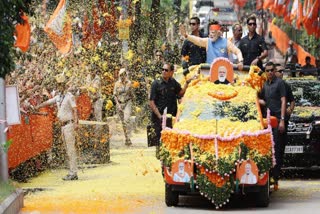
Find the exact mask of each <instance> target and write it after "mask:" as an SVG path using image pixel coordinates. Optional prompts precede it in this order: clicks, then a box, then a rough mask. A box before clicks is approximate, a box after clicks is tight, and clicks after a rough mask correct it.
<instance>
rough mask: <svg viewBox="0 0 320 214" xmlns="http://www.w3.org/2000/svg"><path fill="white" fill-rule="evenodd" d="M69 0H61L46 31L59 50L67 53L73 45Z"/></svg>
mask: <svg viewBox="0 0 320 214" xmlns="http://www.w3.org/2000/svg"><path fill="white" fill-rule="evenodd" d="M66 1H67V0H60V2H59V4H58V6H57V8H56V9H55V11H54V12H53V15H52V16H51V17H50V20H49V21H48V23H47V25H46V26H45V28H44V31H45V32H46V33H47V34H48V36H49V38H50V39H51V41H52V42H53V44H54V45H55V46H56V47H57V48H58V50H59V51H60V52H61V53H63V54H66V53H68V52H69V51H70V49H71V46H72V28H71V19H70V17H69V16H68V14H67V2H66Z"/></svg>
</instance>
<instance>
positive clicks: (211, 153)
mask: <svg viewBox="0 0 320 214" xmlns="http://www.w3.org/2000/svg"><path fill="white" fill-rule="evenodd" d="M194 71H195V70H194ZM195 72H196V71H195ZM257 72H259V70H258V68H257V67H253V68H252V69H251V70H250V72H249V77H247V78H246V84H244V85H241V84H235V85H223V84H213V83H212V82H210V81H208V78H207V77H204V76H202V75H200V76H199V77H198V79H196V80H193V81H192V82H191V83H193V84H189V87H188V90H187V91H186V93H185V95H184V98H183V101H182V103H181V104H179V106H178V112H179V113H178V116H177V118H178V120H177V121H176V122H175V123H174V125H173V128H172V129H170V128H166V129H164V130H163V131H162V132H161V142H162V146H161V152H160V154H163V155H162V156H161V159H162V160H163V162H164V164H165V165H166V166H169V167H170V166H171V163H174V162H175V161H176V160H179V159H181V158H183V159H186V160H192V161H193V162H194V163H195V165H196V166H197V170H196V171H197V177H196V179H197V185H198V189H199V191H200V193H201V194H204V195H205V196H206V197H207V198H209V199H210V198H211V199H212V201H214V202H213V203H215V204H216V206H221V203H224V202H225V201H226V200H228V198H229V197H230V194H231V192H232V188H233V187H232V185H234V182H233V181H234V180H233V177H234V176H233V175H232V174H234V171H235V169H236V166H235V165H236V164H237V163H238V162H240V161H241V159H252V160H254V162H255V163H256V164H257V166H258V168H259V172H260V173H264V172H267V171H268V170H269V169H270V168H271V166H272V164H274V162H273V161H274V159H273V138H272V132H271V128H270V127H269V128H268V129H264V127H263V126H262V116H261V112H260V108H259V105H258V103H257V91H259V90H260V89H261V87H262V85H263V81H264V77H263V76H262V77H261V76H260V75H259V74H258V73H257ZM189 75H192V74H191V73H190V74H188V76H189ZM188 76H187V78H188ZM183 81H185V80H183Z"/></svg>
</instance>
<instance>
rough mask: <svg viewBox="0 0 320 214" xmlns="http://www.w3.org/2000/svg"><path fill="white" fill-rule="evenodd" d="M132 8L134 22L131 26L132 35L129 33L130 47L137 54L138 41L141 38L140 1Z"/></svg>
mask: <svg viewBox="0 0 320 214" xmlns="http://www.w3.org/2000/svg"><path fill="white" fill-rule="evenodd" d="M134 7H135V9H134V14H135V15H134V16H135V20H134V23H133V26H132V33H130V41H131V42H130V45H131V49H132V50H133V51H134V52H135V53H137V51H138V41H139V38H141V1H137V2H136V3H135V6H134Z"/></svg>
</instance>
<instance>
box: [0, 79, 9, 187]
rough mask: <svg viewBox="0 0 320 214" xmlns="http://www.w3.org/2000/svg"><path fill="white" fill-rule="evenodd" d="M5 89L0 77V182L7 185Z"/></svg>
mask: <svg viewBox="0 0 320 214" xmlns="http://www.w3.org/2000/svg"><path fill="white" fill-rule="evenodd" d="M5 92H6V88H5V81H4V79H3V78H2V77H0V121H4V122H0V182H5V183H7V182H8V180H9V174H8V156H7V153H6V151H5V149H4V145H5V143H6V139H7V136H6V133H5V128H6V124H7V123H6V122H5V121H6V96H5V95H6V93H5Z"/></svg>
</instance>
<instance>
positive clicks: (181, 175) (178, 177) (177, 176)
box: [173, 162, 190, 182]
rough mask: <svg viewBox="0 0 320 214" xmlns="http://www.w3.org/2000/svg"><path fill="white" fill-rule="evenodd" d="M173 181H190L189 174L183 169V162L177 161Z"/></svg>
mask: <svg viewBox="0 0 320 214" xmlns="http://www.w3.org/2000/svg"><path fill="white" fill-rule="evenodd" d="M173 181H175V182H189V181H190V176H189V175H188V173H186V172H185V171H184V163H183V162H180V163H179V170H178V172H176V173H174V175H173Z"/></svg>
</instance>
